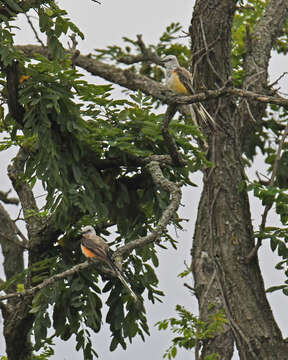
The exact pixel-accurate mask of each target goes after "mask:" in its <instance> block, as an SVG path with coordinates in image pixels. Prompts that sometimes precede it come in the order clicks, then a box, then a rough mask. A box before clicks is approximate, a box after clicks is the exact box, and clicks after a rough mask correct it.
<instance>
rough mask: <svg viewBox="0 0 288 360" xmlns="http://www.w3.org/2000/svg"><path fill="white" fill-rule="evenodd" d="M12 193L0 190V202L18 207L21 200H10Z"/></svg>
mask: <svg viewBox="0 0 288 360" xmlns="http://www.w3.org/2000/svg"><path fill="white" fill-rule="evenodd" d="M10 192H11V190H9V191H7V192H4V191H1V190H0V200H1V201H3V202H4V203H5V204H14V205H18V204H19V199H17V198H8V195H9V193H10Z"/></svg>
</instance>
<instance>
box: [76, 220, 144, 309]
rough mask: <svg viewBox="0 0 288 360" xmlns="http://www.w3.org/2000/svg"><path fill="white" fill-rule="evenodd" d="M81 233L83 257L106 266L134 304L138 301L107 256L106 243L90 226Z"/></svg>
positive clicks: (108, 255)
mask: <svg viewBox="0 0 288 360" xmlns="http://www.w3.org/2000/svg"><path fill="white" fill-rule="evenodd" d="M81 233H82V238H81V250H82V253H83V255H84V256H85V257H86V258H88V259H90V260H92V261H95V260H97V261H101V262H104V263H105V264H107V265H108V266H109V267H110V268H111V269H112V270H113V271H114V272H115V273H116V275H117V277H118V279H119V280H120V281H121V282H122V284H123V285H124V286H125V287H126V289H127V290H128V291H129V293H130V294H131V296H132V297H133V299H134V300H135V301H136V302H138V301H140V299H139V298H138V296H137V295H136V294H135V293H134V291H133V290H132V289H131V287H130V286H129V284H128V283H127V281H126V280H125V278H124V275H123V273H122V272H121V270H120V269H119V268H118V266H117V265H116V264H115V263H114V262H113V259H112V258H111V256H110V254H109V245H108V244H107V243H106V241H105V240H104V239H102V238H101V237H100V236H98V235H96V232H95V230H94V228H93V227H92V226H90V225H88V226H84V227H83V228H82V229H81Z"/></svg>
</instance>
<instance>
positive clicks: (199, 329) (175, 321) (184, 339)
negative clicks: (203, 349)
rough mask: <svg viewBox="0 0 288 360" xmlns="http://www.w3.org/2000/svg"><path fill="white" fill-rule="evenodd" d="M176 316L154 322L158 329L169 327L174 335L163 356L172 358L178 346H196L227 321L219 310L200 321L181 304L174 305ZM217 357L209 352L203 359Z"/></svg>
mask: <svg viewBox="0 0 288 360" xmlns="http://www.w3.org/2000/svg"><path fill="white" fill-rule="evenodd" d="M176 312H177V313H178V318H174V317H172V318H169V319H165V320H162V321H159V322H158V323H156V325H157V326H158V329H159V330H167V329H168V327H170V329H171V331H172V333H174V334H176V337H174V338H173V339H172V344H171V345H170V347H169V348H168V349H167V350H166V352H165V354H164V356H163V358H168V359H169V360H170V359H174V358H175V357H176V355H177V349H178V348H184V349H186V350H190V349H192V348H195V347H196V344H197V343H198V346H199V344H200V346H201V342H202V341H204V340H205V339H210V338H213V337H214V336H215V334H216V333H217V334H219V332H221V331H223V326H224V324H226V323H227V320H226V318H225V314H224V311H219V312H217V313H213V314H211V315H210V317H209V320H208V321H202V320H200V319H199V318H198V317H197V316H195V315H193V314H192V313H191V312H189V311H188V310H187V309H185V308H184V307H183V306H181V305H177V306H176ZM216 359H219V355H217V354H210V355H209V356H208V357H206V358H205V360H216Z"/></svg>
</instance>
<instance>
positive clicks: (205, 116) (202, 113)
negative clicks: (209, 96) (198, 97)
mask: <svg viewBox="0 0 288 360" xmlns="http://www.w3.org/2000/svg"><path fill="white" fill-rule="evenodd" d="M197 110H198V114H199V115H200V117H201V119H202V120H203V122H204V123H206V124H207V123H210V124H211V125H212V126H213V127H214V126H215V121H214V119H213V117H212V116H211V115H210V114H209V112H208V111H207V110H206V109H205V107H204V106H203V105H202V104H201V103H199V104H198V106H197Z"/></svg>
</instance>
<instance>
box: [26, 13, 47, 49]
mask: <svg viewBox="0 0 288 360" xmlns="http://www.w3.org/2000/svg"><path fill="white" fill-rule="evenodd" d="M25 17H26V19H27V21H28V23H29V25H30V27H31V29H32V31H33V33H34V35H35V37H36V39H37V41H38V42H39V43H40V44H41V46H43V47H45V45H44V43H43V41H42V40H41V39H40V38H39V35H38V33H37V31H36V29H35V27H34V25H33V23H32V21H31V20H30V16H29V15H27V14H26V13H25Z"/></svg>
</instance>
